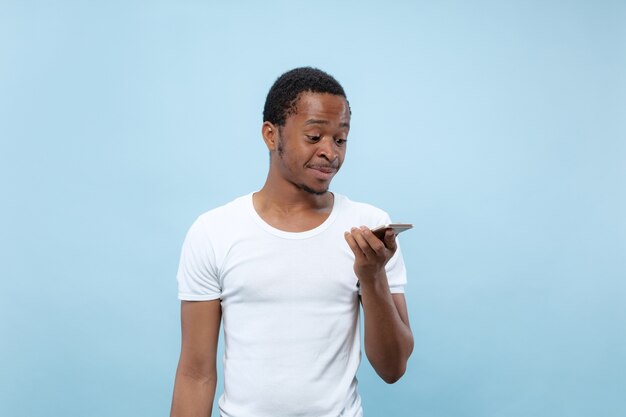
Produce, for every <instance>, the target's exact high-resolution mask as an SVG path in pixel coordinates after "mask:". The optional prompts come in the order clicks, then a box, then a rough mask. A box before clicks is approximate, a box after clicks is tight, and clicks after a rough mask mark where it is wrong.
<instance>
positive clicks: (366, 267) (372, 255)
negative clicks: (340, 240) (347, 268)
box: [344, 226, 397, 282]
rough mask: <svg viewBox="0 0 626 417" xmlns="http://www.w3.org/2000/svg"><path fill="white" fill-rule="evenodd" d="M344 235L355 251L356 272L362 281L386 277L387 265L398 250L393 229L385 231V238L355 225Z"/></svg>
mask: <svg viewBox="0 0 626 417" xmlns="http://www.w3.org/2000/svg"><path fill="white" fill-rule="evenodd" d="M344 237H345V239H346V242H348V245H349V246H350V249H352V252H354V273H355V274H356V276H357V278H358V279H359V281H360V282H363V281H373V280H376V279H382V278H381V277H385V276H386V274H385V265H386V264H387V262H389V259H391V257H392V256H393V254H394V253H395V252H396V249H397V245H396V235H395V233H394V231H393V230H392V229H387V230H386V231H385V237H384V239H383V240H380V239H378V238H377V237H376V236H374V234H373V233H372V231H371V230H370V229H369V228H367V227H365V226H361V227H360V228H356V227H353V228H352V229H351V230H350V231H349V232H345V233H344Z"/></svg>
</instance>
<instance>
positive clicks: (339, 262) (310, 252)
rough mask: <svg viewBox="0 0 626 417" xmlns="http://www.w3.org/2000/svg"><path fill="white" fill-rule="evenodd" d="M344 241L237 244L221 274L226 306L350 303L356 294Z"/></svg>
mask: <svg viewBox="0 0 626 417" xmlns="http://www.w3.org/2000/svg"><path fill="white" fill-rule="evenodd" d="M353 263H354V257H353V254H352V252H351V251H350V248H349V247H348V245H347V244H346V243H345V240H344V239H343V236H341V235H338V236H333V237H330V238H328V237H326V238H323V239H322V238H319V239H316V238H312V239H303V240H290V239H280V238H273V237H269V238H268V237H266V236H253V237H249V238H247V239H243V240H240V241H238V242H235V243H234V244H233V245H232V247H231V248H230V249H229V251H228V253H227V254H226V255H225V257H224V260H223V262H222V266H221V269H220V280H221V284H222V303H223V305H226V306H228V305H234V304H237V303H246V304H248V305H250V304H254V303H258V304H265V303H271V304H272V305H277V304H281V303H287V304H293V303H297V304H300V305H302V306H305V305H311V304H315V303H323V304H328V303H339V304H343V303H347V302H351V301H353V300H354V296H355V294H356V293H357V290H358V288H357V285H356V284H357V278H356V275H355V274H354V271H353Z"/></svg>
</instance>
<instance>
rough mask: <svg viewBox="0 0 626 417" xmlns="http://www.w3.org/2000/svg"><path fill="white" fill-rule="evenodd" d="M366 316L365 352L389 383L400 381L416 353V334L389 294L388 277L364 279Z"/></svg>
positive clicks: (362, 293)
mask: <svg viewBox="0 0 626 417" xmlns="http://www.w3.org/2000/svg"><path fill="white" fill-rule="evenodd" d="M360 285H361V303H362V305H363V313H364V322H365V323H364V328H365V353H366V355H367V358H368V360H369V361H370V363H371V364H372V366H373V367H374V369H375V370H376V372H377V373H378V375H380V377H381V378H382V379H383V380H384V381H385V382H387V383H393V382H395V381H397V380H398V379H400V377H402V375H403V374H404V372H405V370H406V363H407V361H408V359H409V356H410V355H411V352H412V351H413V334H412V333H411V329H410V327H409V323H408V318H405V320H403V319H402V317H401V315H400V313H399V312H398V308H397V306H396V304H395V303H394V300H393V297H392V295H391V293H390V291H389V286H388V284H387V277H386V276H384V274H383V276H380V277H377V279H372V280H361V283H360Z"/></svg>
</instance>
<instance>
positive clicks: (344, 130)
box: [271, 93, 350, 194]
mask: <svg viewBox="0 0 626 417" xmlns="http://www.w3.org/2000/svg"><path fill="white" fill-rule="evenodd" d="M271 129H272V130H274V129H278V127H271ZM349 131H350V109H349V107H348V103H347V101H346V99H345V98H344V97H341V96H336V95H333V94H320V93H303V94H301V95H300V97H299V98H298V102H297V103H296V112H295V113H294V114H292V115H290V116H289V117H288V118H287V119H286V120H285V125H284V126H283V127H281V128H280V129H278V131H277V132H276V133H277V136H276V141H275V147H274V149H271V150H272V151H273V152H272V159H271V163H272V168H271V169H275V170H277V171H278V173H279V174H280V176H281V177H282V178H283V179H284V180H286V181H287V182H289V183H291V184H293V185H294V186H296V187H298V188H299V189H301V190H304V191H306V192H309V193H312V194H324V193H325V192H326V191H328V187H329V185H330V182H331V180H332V179H333V177H334V176H335V174H336V173H337V172H338V171H339V168H341V164H342V163H343V160H344V157H345V154H346V145H347V139H348V132H349Z"/></svg>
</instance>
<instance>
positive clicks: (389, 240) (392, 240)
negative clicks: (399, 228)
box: [384, 229, 398, 252]
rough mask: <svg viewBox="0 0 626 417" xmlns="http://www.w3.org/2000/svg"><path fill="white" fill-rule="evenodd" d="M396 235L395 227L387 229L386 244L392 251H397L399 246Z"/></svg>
mask: <svg viewBox="0 0 626 417" xmlns="http://www.w3.org/2000/svg"><path fill="white" fill-rule="evenodd" d="M396 236H397V235H396V232H394V231H393V229H387V230H386V231H385V239H384V242H385V246H386V247H387V249H389V250H390V251H391V252H395V251H396V249H397V247H398V244H397V243H396Z"/></svg>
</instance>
